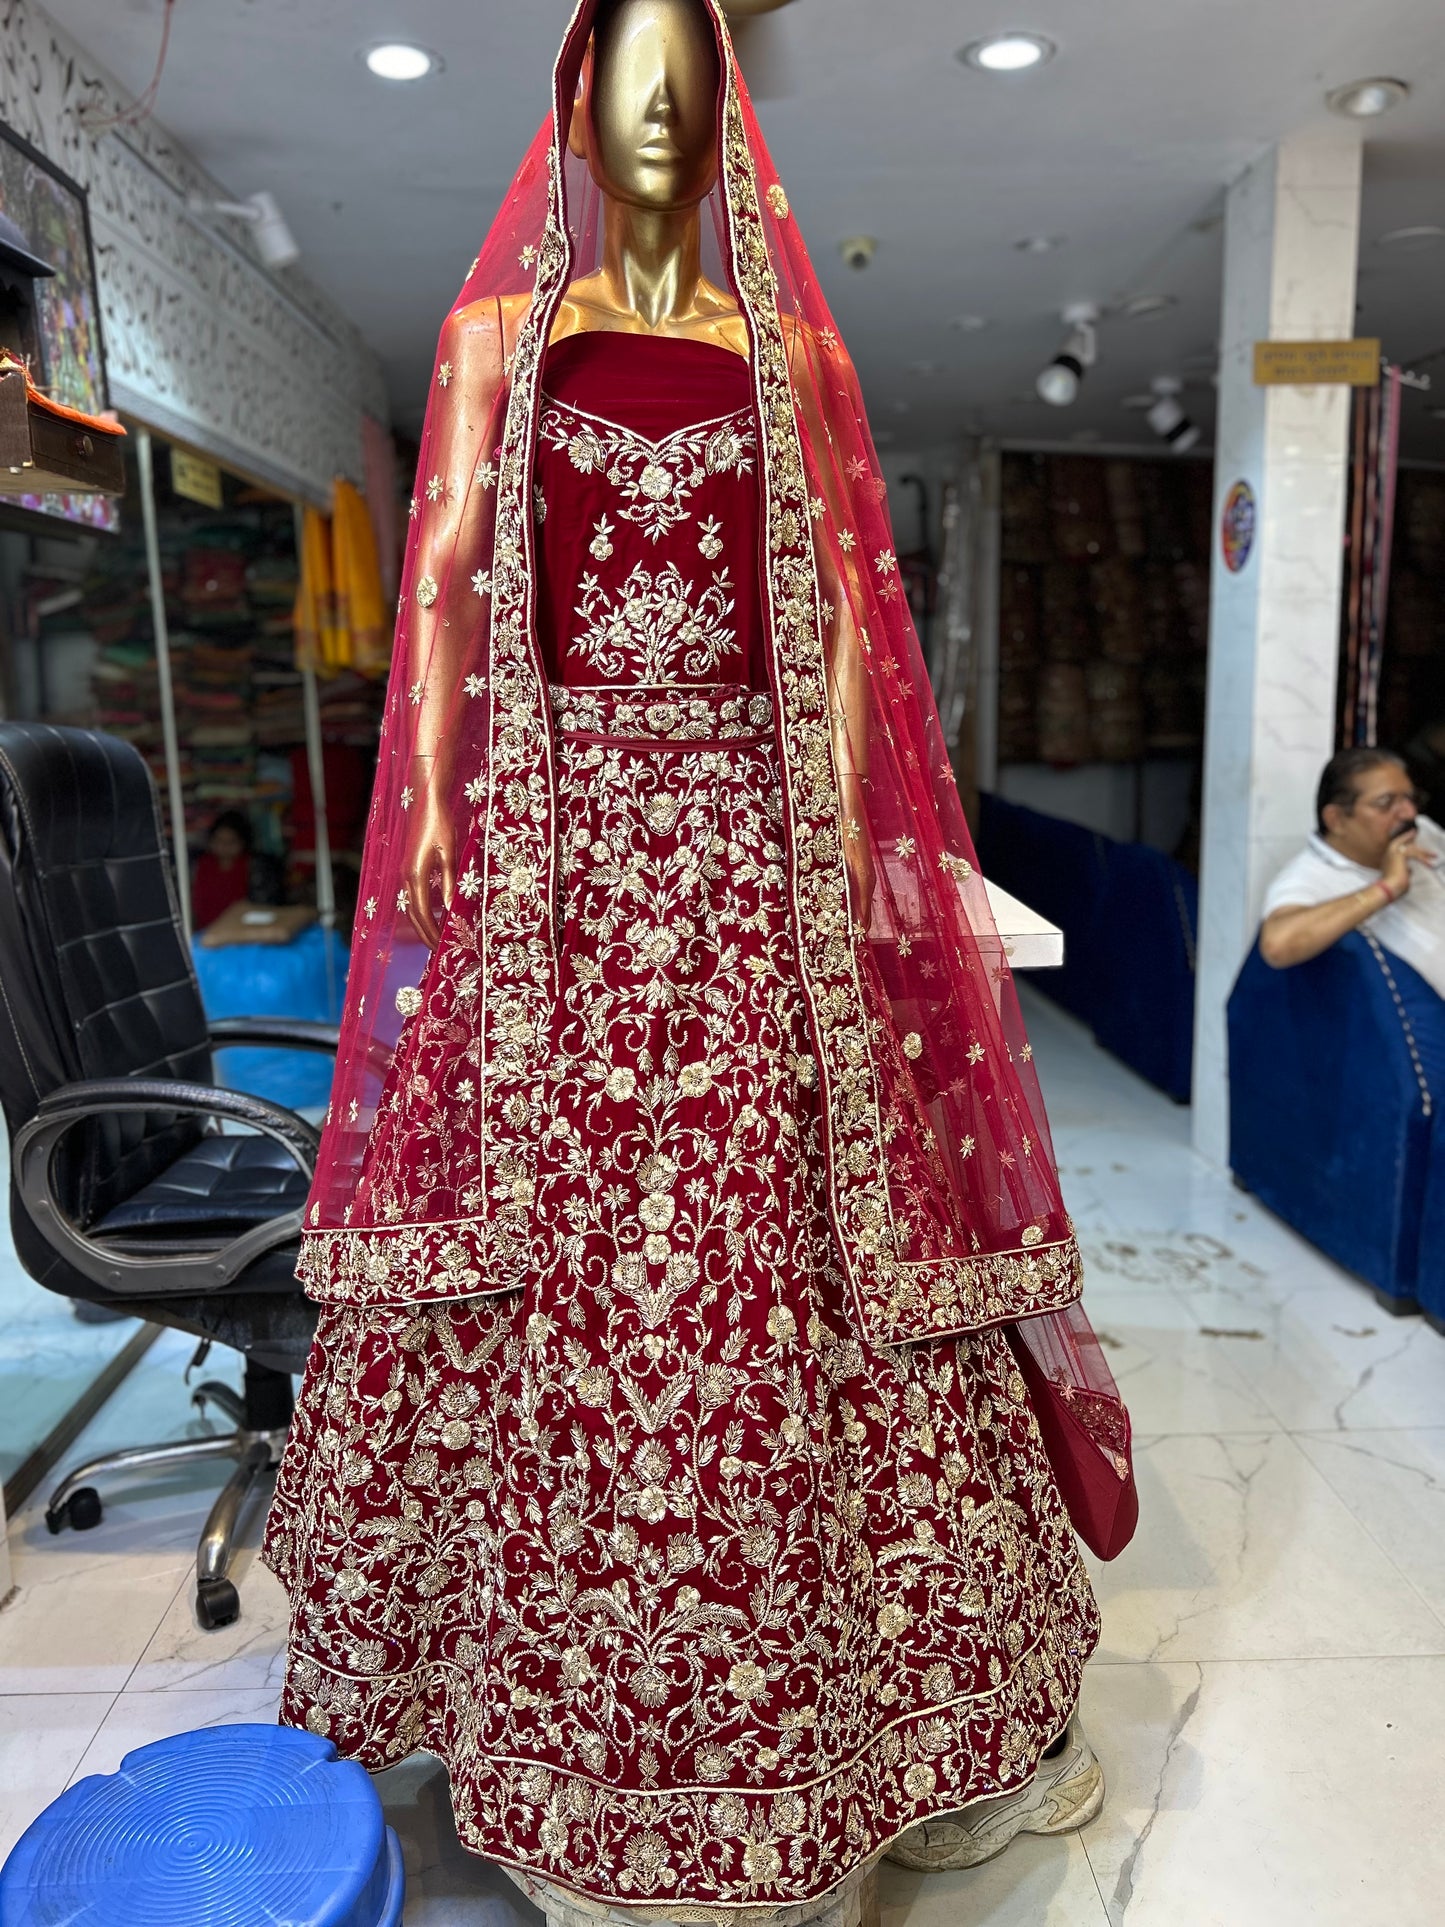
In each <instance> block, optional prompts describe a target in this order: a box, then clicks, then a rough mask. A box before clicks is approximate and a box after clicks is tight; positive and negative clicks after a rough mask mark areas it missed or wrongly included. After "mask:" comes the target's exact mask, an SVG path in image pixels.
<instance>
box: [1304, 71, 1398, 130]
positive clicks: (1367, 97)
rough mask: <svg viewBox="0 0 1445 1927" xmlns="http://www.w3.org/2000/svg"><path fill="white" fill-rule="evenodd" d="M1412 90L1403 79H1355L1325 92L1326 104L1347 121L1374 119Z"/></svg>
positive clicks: (1396, 105) (1386, 112) (1386, 111)
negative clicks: (1327, 92) (1330, 91)
mask: <svg viewBox="0 0 1445 1927" xmlns="http://www.w3.org/2000/svg"><path fill="white" fill-rule="evenodd" d="M1409 91H1410V89H1409V87H1408V86H1407V85H1406V83H1405V82H1404V81H1403V80H1385V79H1380V78H1377V79H1374V80H1352V81H1350V82H1348V83H1347V85H1345V86H1343V87H1336V88H1335V90H1334V92H1333V93H1329V94H1326V95H1325V105H1326V107H1328V108H1329V110H1330V112H1331V113H1332V114H1343V115H1344V116H1345V118H1346V119H1347V120H1374V119H1375V118H1376V116H1377V115H1379V114H1388V113H1389V111H1390V109H1391V108H1392V107H1398V106H1399V105H1400V102H1401V101H1402V100H1404V98H1405V97H1406V95H1407V94H1408V93H1409Z"/></svg>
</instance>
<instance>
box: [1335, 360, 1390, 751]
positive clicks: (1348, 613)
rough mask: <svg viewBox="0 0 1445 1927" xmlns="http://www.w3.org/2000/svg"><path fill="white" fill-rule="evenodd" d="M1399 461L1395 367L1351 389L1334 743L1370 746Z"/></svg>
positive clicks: (1381, 656)
mask: <svg viewBox="0 0 1445 1927" xmlns="http://www.w3.org/2000/svg"><path fill="white" fill-rule="evenodd" d="M1399 458H1400V370H1399V369H1398V368H1391V367H1388V366H1387V367H1386V368H1385V370H1384V371H1383V373H1382V375H1381V377H1380V381H1379V384H1378V386H1376V387H1373V388H1357V389H1355V391H1354V404H1353V423H1352V460H1351V464H1350V513H1349V536H1348V579H1347V584H1346V595H1345V673H1344V678H1343V688H1342V702H1341V728H1340V736H1341V741H1342V743H1343V744H1344V746H1345V747H1346V748H1353V747H1356V746H1366V747H1371V748H1373V747H1374V744H1375V741H1376V736H1377V732H1378V730H1379V710H1380V670H1381V667H1382V664H1383V659H1384V648H1385V615H1386V611H1387V607H1388V602H1389V594H1390V544H1391V536H1392V532H1393V529H1394V522H1395V482H1396V474H1397V471H1398V468H1399Z"/></svg>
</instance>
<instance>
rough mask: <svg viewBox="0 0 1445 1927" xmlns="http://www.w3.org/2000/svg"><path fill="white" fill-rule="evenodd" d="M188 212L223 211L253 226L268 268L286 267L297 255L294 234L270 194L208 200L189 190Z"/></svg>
mask: <svg viewBox="0 0 1445 1927" xmlns="http://www.w3.org/2000/svg"><path fill="white" fill-rule="evenodd" d="M187 206H188V207H189V208H190V211H191V213H192V214H200V215H208V214H225V215H229V216H230V218H231V219H232V220H233V221H245V222H247V223H248V225H249V226H251V227H252V228H254V230H255V233H256V247H257V250H258V252H259V253H260V256H261V259H262V260H263V261H264V262H265V263H266V266H267V267H268V268H289V267H292V266H293V265H294V264H295V263H296V262H297V261H299V260H300V259H301V250H300V248H298V247H297V245H296V237H295V235H294V234H292V232H291V230H290V228H289V227H287V225H286V217H285V215H284V214H283V213H282V212H281V210H280V208H279V207H278V206H277V205H276V196H275V195H274V194H265V193H261V194H253V195H252V196H251V197H250V199H249V200H246V201H208V200H206V198H205V197H204V196H203V195H200V194H193V195H192V196H191V198H190V200H189V201H188V202H187Z"/></svg>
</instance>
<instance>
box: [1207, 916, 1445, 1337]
mask: <svg viewBox="0 0 1445 1927" xmlns="http://www.w3.org/2000/svg"><path fill="white" fill-rule="evenodd" d="M1229 1107H1230V1153H1229V1156H1230V1164H1231V1166H1232V1167H1233V1170H1234V1173H1235V1176H1236V1177H1237V1178H1238V1180H1239V1182H1240V1183H1241V1184H1242V1185H1244V1187H1245V1188H1246V1189H1247V1190H1249V1191H1252V1192H1253V1193H1254V1195H1255V1196H1256V1197H1257V1198H1259V1200H1260V1201H1261V1203H1263V1204H1267V1205H1268V1206H1269V1208H1270V1210H1271V1211H1274V1212H1277V1213H1278V1215H1279V1216H1280V1217H1281V1218H1283V1219H1284V1220H1285V1222H1286V1224H1289V1225H1292V1226H1293V1227H1294V1229H1295V1230H1296V1231H1298V1232H1299V1233H1300V1234H1301V1235H1302V1236H1303V1237H1306V1238H1308V1239H1309V1241H1310V1243H1311V1244H1314V1245H1318V1246H1319V1248H1320V1250H1321V1251H1323V1252H1325V1253H1326V1254H1327V1255H1328V1256H1329V1257H1331V1258H1333V1259H1334V1260H1335V1262H1336V1263H1337V1264H1340V1265H1343V1266H1344V1268H1345V1269H1346V1270H1347V1271H1352V1272H1354V1273H1355V1274H1356V1275H1357V1276H1358V1277H1360V1278H1363V1279H1364V1280H1365V1281H1366V1282H1367V1283H1368V1284H1370V1285H1371V1286H1373V1287H1374V1290H1375V1292H1376V1294H1377V1295H1378V1296H1379V1298H1380V1300H1381V1302H1382V1304H1384V1305H1385V1306H1386V1308H1387V1309H1388V1310H1390V1311H1393V1312H1411V1311H1415V1310H1417V1309H1424V1310H1425V1311H1426V1312H1427V1313H1428V1314H1430V1315H1431V1317H1432V1320H1433V1321H1435V1322H1441V1321H1445V1126H1442V1125H1441V1124H1440V1112H1441V1110H1442V1108H1445V1002H1442V1000H1441V999H1440V997H1439V996H1438V995H1437V994H1436V993H1435V991H1434V990H1433V989H1432V988H1431V986H1430V985H1429V984H1428V983H1426V982H1425V980H1424V978H1422V977H1420V976H1419V975H1418V974H1417V973H1416V972H1415V971H1414V970H1412V969H1411V968H1410V966H1409V965H1408V964H1406V963H1403V962H1401V960H1400V959H1399V958H1398V957H1395V956H1393V955H1391V954H1390V953H1389V952H1388V951H1386V950H1384V949H1382V948H1381V946H1380V945H1379V944H1378V943H1376V942H1375V941H1374V940H1373V939H1371V938H1368V937H1366V936H1363V935H1361V934H1360V933H1359V932H1358V931H1356V932H1353V933H1351V935H1349V936H1347V937H1344V938H1342V939H1341V941H1340V942H1339V943H1337V944H1335V945H1333V946H1332V947H1331V948H1330V949H1329V950H1327V951H1325V952H1324V954H1323V955H1322V956H1319V957H1316V958H1315V959H1314V960H1313V961H1312V962H1311V963H1307V964H1299V965H1296V966H1295V968H1294V969H1292V970H1271V969H1270V967H1269V965H1268V964H1266V963H1265V961H1264V959H1263V958H1262V957H1261V956H1260V954H1259V951H1258V949H1257V948H1256V949H1255V950H1254V951H1253V952H1252V953H1251V954H1250V956H1249V957H1248V958H1247V960H1246V961H1245V964H1244V968H1243V969H1242V970H1241V971H1240V973H1239V977H1238V980H1237V982H1236V983H1235V986H1234V990H1233V992H1232V993H1231V995H1230V999H1229Z"/></svg>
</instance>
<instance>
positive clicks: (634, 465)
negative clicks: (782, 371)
mask: <svg viewBox="0 0 1445 1927" xmlns="http://www.w3.org/2000/svg"><path fill="white" fill-rule="evenodd" d="M537 432H538V435H539V436H540V437H541V439H542V440H543V441H545V442H547V443H549V444H550V445H551V446H552V447H553V448H555V449H563V450H565V451H566V453H567V457H568V459H569V461H570V462H571V463H572V466H573V467H574V468H575V469H576V470H577V472H578V474H579V475H605V476H606V477H607V480H608V481H609V482H610V483H611V484H612V486H613V488H615V489H616V490H617V491H618V493H619V495H620V496H621V497H622V501H623V503H624V504H625V506H623V507H620V508H619V509H618V511H617V513H618V514H619V515H620V516H621V517H622V518H623V520H624V521H626V522H634V523H636V524H637V526H638V527H639V528H640V529H641V530H642V531H643V533H644V534H645V535H646V536H647V537H648V539H649V541H652V542H656V541H657V540H658V539H659V538H660V537H661V536H663V535H666V534H667V533H668V531H669V530H671V529H674V528H676V527H677V526H678V524H679V523H681V522H685V521H687V519H688V518H689V516H690V515H691V512H692V510H691V498H692V497H693V496H694V495H695V494H696V493H697V490H698V489H699V488H700V487H701V486H702V484H703V483H704V482H705V481H706V480H707V479H708V477H709V476H712V475H740V476H741V475H751V474H752V472H753V461H754V458H755V456H756V454H757V437H756V435H755V434H754V431H753V424H752V420H751V418H750V416H749V415H748V413H747V412H746V411H745V410H739V411H738V412H736V413H734V414H731V415H721V416H717V417H715V418H714V419H713V420H712V421H706V422H698V423H696V424H695V425H694V426H692V427H689V428H679V429H677V430H675V431H674V432H673V433H672V434H670V435H665V436H664V437H663V438H662V440H661V441H656V442H653V441H649V440H648V439H647V437H646V436H644V435H639V434H638V433H637V432H636V431H635V430H634V429H631V428H625V427H623V426H622V425H621V424H620V423H618V422H610V421H607V420H605V419H604V418H603V417H602V416H600V415H590V414H587V413H586V412H585V411H584V410H582V409H580V408H572V407H565V406H563V405H562V404H560V403H558V402H555V401H553V400H551V399H550V397H544V406H543V410H542V417H541V420H540V421H539V422H538V424H537Z"/></svg>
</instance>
